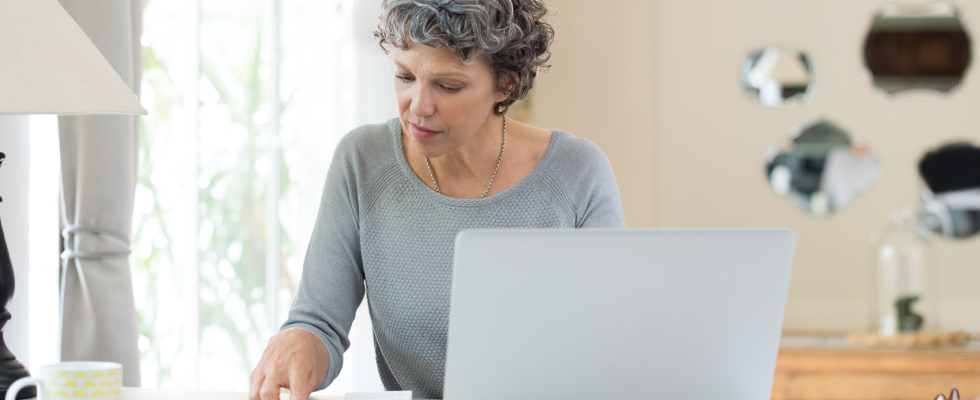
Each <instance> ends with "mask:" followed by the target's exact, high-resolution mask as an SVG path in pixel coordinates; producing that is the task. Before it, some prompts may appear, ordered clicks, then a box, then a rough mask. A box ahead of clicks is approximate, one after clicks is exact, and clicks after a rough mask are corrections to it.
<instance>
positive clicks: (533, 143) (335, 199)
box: [250, 0, 625, 400]
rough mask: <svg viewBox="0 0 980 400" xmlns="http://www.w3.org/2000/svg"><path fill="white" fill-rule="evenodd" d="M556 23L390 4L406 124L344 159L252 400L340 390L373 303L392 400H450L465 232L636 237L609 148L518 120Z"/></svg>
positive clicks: (366, 133)
mask: <svg viewBox="0 0 980 400" xmlns="http://www.w3.org/2000/svg"><path fill="white" fill-rule="evenodd" d="M546 11H547V9H546V7H545V5H544V4H543V3H542V2H541V1H540V0H458V1H451V0H385V2H384V4H383V12H382V15H381V18H380V21H381V22H380V24H379V27H378V30H377V31H376V32H375V36H376V37H377V38H378V41H379V43H380V44H381V46H382V48H383V49H385V51H386V52H388V53H389V55H390V56H391V57H392V60H393V64H394V85H395V92H396V97H397V102H398V111H399V116H400V118H396V119H393V120H391V121H388V123H385V124H379V125H368V126H363V127H360V128H358V129H355V130H354V131H352V132H350V133H349V134H347V136H345V138H344V139H343V140H342V141H341V143H340V145H339V146H338V147H337V150H336V153H335V155H334V158H333V162H332V163H331V165H330V171H329V172H328V174H327V181H326V184H325V186H324V191H323V200H322V203H321V206H320V210H319V215H318V217H317V222H316V227H315V229H314V232H313V236H312V238H311V240H310V247H309V249H308V251H307V255H306V261H305V265H304V270H303V279H302V282H301V284H300V289H299V293H298V295H297V298H296V302H295V304H294V305H293V307H292V309H291V310H290V313H289V318H288V320H287V321H286V323H285V324H284V325H283V327H282V330H281V331H280V333H279V334H278V335H276V336H275V337H273V338H272V339H271V340H270V341H269V345H268V347H267V348H266V350H265V353H264V354H263V356H262V359H261V360H260V361H259V363H258V365H257V366H256V368H255V371H254V372H253V373H252V377H251V385H250V398H251V399H270V400H271V399H278V398H279V397H278V396H279V389H280V388H281V387H286V388H289V389H290V392H291V393H292V394H293V395H294V397H293V398H294V399H295V398H299V399H305V398H306V396H308V395H309V393H310V392H311V391H313V390H317V389H322V388H324V387H326V386H327V385H328V384H330V382H331V381H332V380H333V379H334V378H335V377H336V376H337V374H338V373H339V372H340V368H341V365H342V357H343V352H344V350H345V349H346V348H347V346H348V345H349V342H348V339H347V334H348V331H349V330H350V327H351V322H352V320H353V319H354V312H355V310H356V309H357V306H358V304H359V303H360V302H361V299H362V298H363V297H364V294H365V293H366V294H367V299H368V305H369V309H370V312H371V320H372V322H373V325H374V338H375V349H376V353H377V359H378V368H379V372H380V374H381V378H382V381H383V383H384V385H385V387H386V388H388V389H389V390H411V391H413V392H414V397H415V398H441V397H442V387H443V371H444V364H445V354H446V333H447V327H448V316H449V289H450V279H451V273H452V261H453V260H452V258H453V242H454V238H455V236H456V234H457V233H458V232H459V231H461V230H463V229H468V228H518V227H521V228H546V227H551V228H559V227H560V228H579V227H606V228H610V227H613V228H621V227H624V225H625V223H624V220H623V212H622V206H621V204H620V200H619V191H618V188H617V187H616V181H615V177H614V176H613V173H612V169H611V168H610V166H609V162H608V161H607V160H606V157H605V155H604V154H603V153H602V151H601V150H599V148H598V147H596V146H595V145H594V144H592V143H591V142H589V141H588V140H585V139H580V138H576V137H574V136H572V135H570V134H567V133H564V132H560V131H549V130H545V129H540V128H537V127H533V126H530V125H527V124H523V123H519V122H516V121H511V120H508V119H507V118H506V116H505V113H506V111H507V108H508V106H510V105H511V104H513V103H514V102H515V101H517V100H519V99H521V98H523V97H524V96H525V95H527V93H528V91H529V90H530V89H531V87H532V84H533V81H534V77H535V76H536V74H537V70H538V68H539V67H541V66H542V65H543V64H544V63H545V62H546V61H547V59H548V57H549V55H550V53H549V51H548V46H549V45H550V43H551V40H552V37H553V30H552V28H551V26H550V25H548V24H547V23H546V22H544V21H542V18H544V16H545V15H546ZM501 251H506V249H501ZM502 329H503V327H502Z"/></svg>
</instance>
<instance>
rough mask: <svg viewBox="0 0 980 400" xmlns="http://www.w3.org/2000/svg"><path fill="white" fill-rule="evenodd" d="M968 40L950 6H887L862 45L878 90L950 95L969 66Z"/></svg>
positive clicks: (938, 3) (955, 11)
mask: <svg viewBox="0 0 980 400" xmlns="http://www.w3.org/2000/svg"><path fill="white" fill-rule="evenodd" d="M970 58H971V55H970V38H969V36H967V33H966V31H965V30H964V28H963V23H962V21H961V20H960V12H959V10H957V9H956V7H955V6H953V5H952V4H950V3H947V2H943V1H941V2H936V3H932V4H914V5H907V4H906V5H902V4H887V5H884V6H882V7H881V8H879V9H878V12H877V13H875V16H874V19H873V20H872V23H871V29H870V31H869V32H868V36H867V38H866V39H865V42H864V63H865V65H866V66H867V67H868V70H870V71H871V75H872V76H873V80H874V85H875V86H876V87H878V88H879V89H882V90H884V91H885V92H887V93H889V94H894V93H898V92H901V91H905V90H932V91H937V92H941V93H947V92H949V91H950V90H952V89H953V88H955V87H956V86H958V85H959V84H960V82H962V81H963V74H964V73H965V72H966V69H967V67H968V66H969V65H970Z"/></svg>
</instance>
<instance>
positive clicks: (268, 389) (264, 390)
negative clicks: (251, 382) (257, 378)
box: [259, 379, 286, 400]
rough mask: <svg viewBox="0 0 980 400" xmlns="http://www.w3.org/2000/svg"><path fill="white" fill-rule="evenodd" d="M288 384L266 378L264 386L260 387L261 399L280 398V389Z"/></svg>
mask: <svg viewBox="0 0 980 400" xmlns="http://www.w3.org/2000/svg"><path fill="white" fill-rule="evenodd" d="M285 386H286V385H283V384H280V383H277V382H275V380H272V379H266V380H265V382H263V383H262V387H261V388H260V389H259V399H261V400H279V389H280V388H283V387H285Z"/></svg>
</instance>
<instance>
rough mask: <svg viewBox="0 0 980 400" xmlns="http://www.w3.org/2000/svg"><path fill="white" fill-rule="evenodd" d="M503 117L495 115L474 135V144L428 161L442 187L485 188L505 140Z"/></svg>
mask: <svg viewBox="0 0 980 400" xmlns="http://www.w3.org/2000/svg"><path fill="white" fill-rule="evenodd" d="M503 123H504V118H503V117H502V116H496V115H494V116H492V117H491V118H488V119H487V123H485V124H483V126H482V127H481V128H480V131H479V132H477V134H476V135H474V138H473V140H472V142H471V143H467V144H466V145H464V146H461V147H459V148H456V149H453V150H452V151H450V152H448V153H446V154H443V155H442V156H439V157H431V158H429V163H430V164H431V165H432V169H433V172H434V173H435V175H436V179H437V180H438V181H439V185H440V186H443V185H444V184H443V181H445V182H446V184H447V185H448V184H450V182H456V184H476V183H480V182H482V184H483V185H486V182H487V180H488V179H489V178H490V175H491V174H492V172H493V168H494V167H495V166H496V164H497V160H498V159H499V158H500V145H501V143H502V141H503Z"/></svg>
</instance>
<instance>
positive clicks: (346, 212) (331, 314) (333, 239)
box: [280, 138, 364, 390]
mask: <svg viewBox="0 0 980 400" xmlns="http://www.w3.org/2000/svg"><path fill="white" fill-rule="evenodd" d="M345 139H348V138H345ZM352 147H353V146H352V145H351V143H350V140H342V141H341V143H340V145H338V147H337V150H336V151H335V153H334V157H333V161H332V162H331V164H330V168H329V170H328V172H327V179H326V183H325V184H324V186H323V195H322V198H321V200H320V209H319V211H318V213H317V218H316V225H315V226H314V228H313V235H312V237H311V238H310V245H309V247H308V248H307V250H306V258H305V260H304V262H303V275H302V278H301V280H300V284H299V291H298V293H297V295H296V300H295V302H294V303H293V306H292V308H290V310H289V316H288V318H287V319H286V322H285V323H284V324H283V326H282V328H281V329H280V330H286V329H290V328H299V329H303V330H305V331H308V332H310V333H312V334H314V335H316V336H317V337H318V338H320V340H321V341H323V344H324V345H325V346H326V348H327V351H328V352H329V354H330V367H329V370H328V371H327V377H326V379H325V380H324V381H323V383H322V384H321V385H320V387H319V389H324V388H326V387H327V385H329V384H330V383H331V382H332V381H333V380H334V379H335V378H336V377H337V375H338V374H339V373H340V369H341V368H342V367H343V354H344V351H345V350H347V348H348V347H349V346H350V340H349V339H348V334H349V333H350V329H351V324H352V323H353V321H354V314H355V312H356V311H357V307H358V305H360V303H361V299H362V298H363V297H364V270H363V265H362V263H361V247H360V233H359V229H358V208H357V204H358V203H357V200H358V197H357V182H356V173H357V167H356V163H355V160H354V158H355V157H354V151H353V148H352ZM319 389H318V390H319Z"/></svg>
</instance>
